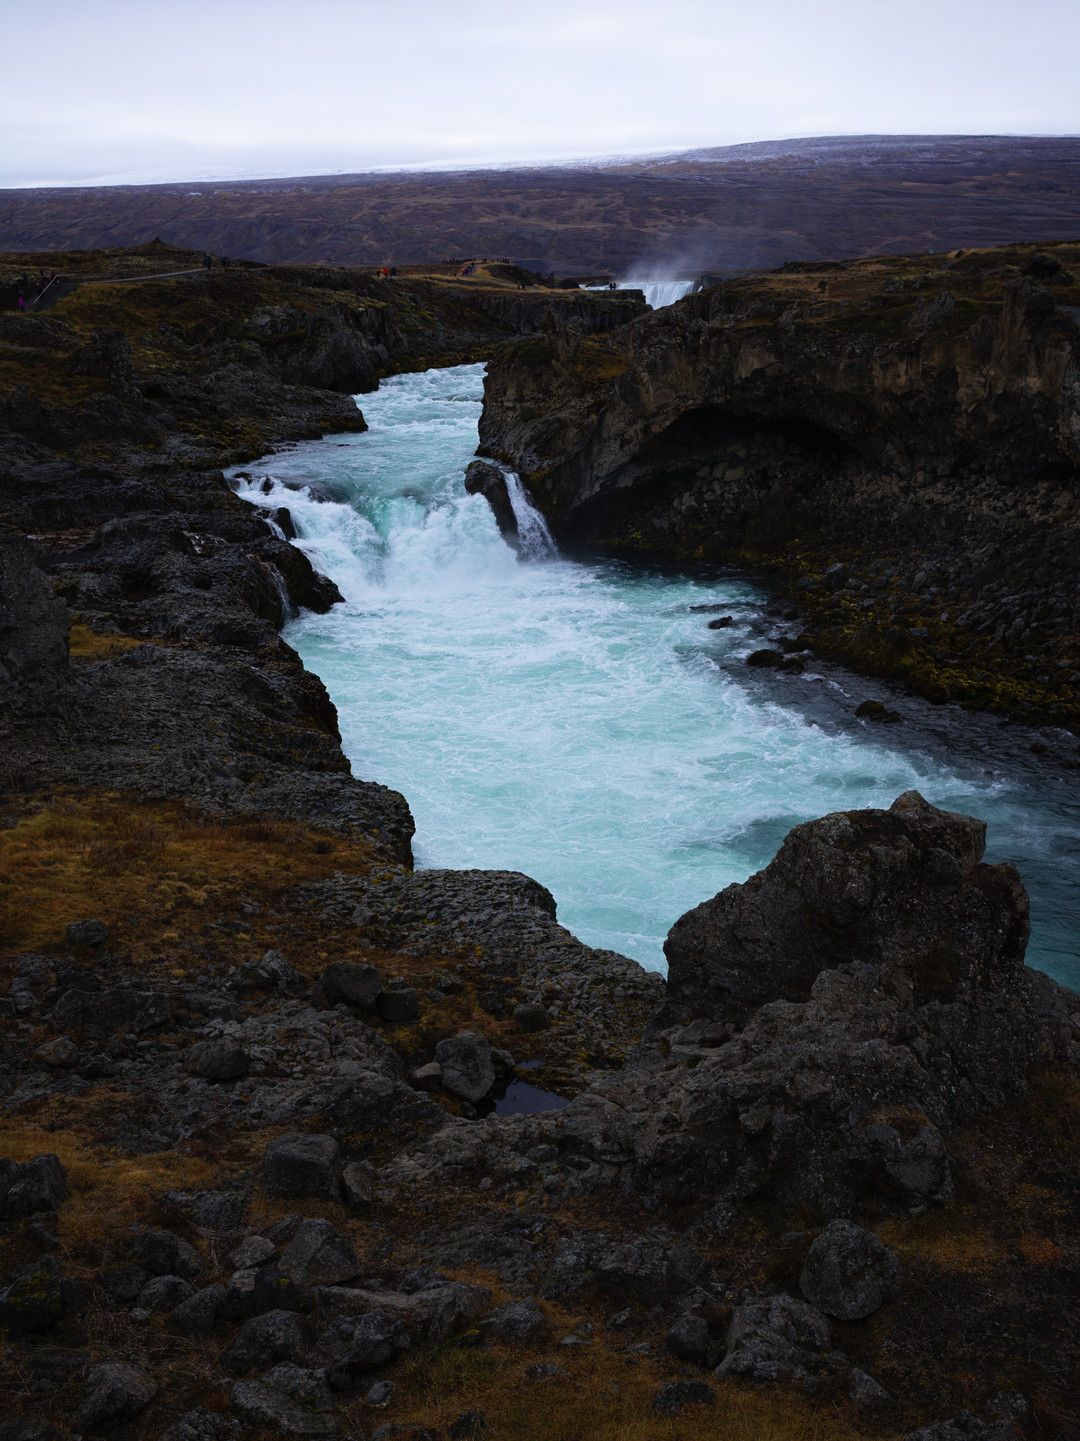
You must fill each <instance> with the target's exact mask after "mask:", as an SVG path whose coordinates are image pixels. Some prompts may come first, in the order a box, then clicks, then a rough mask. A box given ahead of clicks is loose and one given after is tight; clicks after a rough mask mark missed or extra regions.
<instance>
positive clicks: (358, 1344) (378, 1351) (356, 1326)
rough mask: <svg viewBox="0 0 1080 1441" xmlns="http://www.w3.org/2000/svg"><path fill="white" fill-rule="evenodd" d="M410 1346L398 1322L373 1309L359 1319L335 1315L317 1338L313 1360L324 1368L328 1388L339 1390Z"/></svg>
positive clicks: (378, 1307) (395, 1317)
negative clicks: (329, 1386) (328, 1383)
mask: <svg viewBox="0 0 1080 1441" xmlns="http://www.w3.org/2000/svg"><path fill="white" fill-rule="evenodd" d="M411 1344H412V1340H411V1337H410V1336H409V1333H408V1331H407V1330H406V1329H405V1326H404V1325H403V1324H402V1322H401V1320H400V1319H399V1318H398V1317H397V1316H394V1315H391V1313H390V1312H389V1311H387V1310H384V1309H383V1308H382V1307H381V1306H376V1307H375V1308H374V1310H371V1311H368V1312H367V1313H366V1315H363V1316H361V1317H360V1318H359V1319H357V1317H355V1316H336V1317H335V1318H334V1320H333V1321H331V1322H330V1324H329V1326H327V1328H326V1330H325V1331H324V1332H323V1334H322V1335H321V1336H320V1337H319V1340H318V1342H317V1344H316V1346H315V1348H314V1350H313V1352H312V1360H313V1361H314V1362H315V1363H316V1364H317V1365H319V1366H322V1367H325V1369H326V1374H327V1379H328V1380H329V1382H330V1385H331V1386H333V1387H334V1388H335V1389H336V1390H339V1391H340V1390H345V1389H347V1388H348V1387H350V1386H352V1385H354V1384H356V1382H357V1381H358V1380H359V1378H360V1377H362V1376H363V1375H365V1374H366V1373H368V1372H370V1371H377V1370H378V1369H379V1367H380V1366H384V1365H385V1364H386V1363H387V1361H390V1360H392V1359H393V1358H394V1357H395V1356H397V1355H399V1354H400V1353H401V1352H402V1351H406V1350H408V1348H409V1346H410V1345H411Z"/></svg>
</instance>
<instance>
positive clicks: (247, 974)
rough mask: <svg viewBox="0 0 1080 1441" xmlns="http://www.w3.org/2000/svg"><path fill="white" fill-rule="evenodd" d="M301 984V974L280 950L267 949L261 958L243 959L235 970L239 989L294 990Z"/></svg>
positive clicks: (302, 979) (302, 982)
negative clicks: (242, 962) (241, 963)
mask: <svg viewBox="0 0 1080 1441" xmlns="http://www.w3.org/2000/svg"><path fill="white" fill-rule="evenodd" d="M303 984H304V978H303V976H302V975H301V974H300V972H299V971H296V970H294V969H293V967H292V966H290V965H289V963H288V961H287V960H286V959H285V957H284V956H283V955H282V954H281V952H280V951H267V952H266V954H265V955H264V956H262V957H261V959H260V958H258V957H255V958H253V959H252V960H250V961H245V962H244V964H243V965H242V966H240V967H239V969H238V970H237V972H236V985H237V987H238V989H239V990H241V991H273V990H277V991H283V992H284V991H295V990H299V989H300V987H302V986H303Z"/></svg>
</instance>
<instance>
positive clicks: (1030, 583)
mask: <svg viewBox="0 0 1080 1441" xmlns="http://www.w3.org/2000/svg"><path fill="white" fill-rule="evenodd" d="M1077 273H1080V247H1076V246H1071V247H1068V246H1066V247H1058V248H1057V249H1055V250H1051V251H1046V252H1045V253H1042V252H1038V253H1037V252H1036V251H1035V250H1034V249H1033V248H1032V249H1024V248H1014V249H1012V250H1006V251H987V252H971V253H968V254H966V255H965V254H957V255H953V256H949V257H946V258H938V257H918V258H911V259H908V260H896V261H866V262H856V263H854V264H852V265H850V266H846V267H845V266H840V265H824V266H791V267H786V268H785V269H784V270H782V271H778V272H774V273H773V274H771V275H769V276H765V277H758V278H756V279H754V280H746V281H742V282H735V283H731V284H728V285H721V286H716V287H714V288H712V289H710V290H706V291H704V292H702V293H700V294H698V295H695V296H692V297H689V298H688V299H686V300H684V301H681V302H680V303H679V304H677V305H675V306H672V307H670V308H669V309H667V310H665V311H662V312H659V313H657V314H654V315H650V316H648V317H646V318H644V319H642V320H640V321H638V322H636V323H634V324H632V325H631V326H629V327H627V328H626V329H624V330H623V331H620V332H616V333H613V334H611V335H608V336H606V337H603V338H600V337H594V336H584V335H582V336H577V335H574V334H572V333H571V334H567V333H565V332H559V331H555V330H550V331H549V332H548V333H547V334H546V335H545V337H544V338H543V339H542V340H540V341H537V340H530V341H528V342H526V343H523V344H520V345H517V346H509V347H507V348H506V349H505V350H504V351H503V352H502V354H501V355H500V357H499V358H498V360H497V361H496V362H495V363H494V364H493V365H492V367H491V369H490V372H489V377H488V382H487V389H486V400H485V410H484V417H483V420H482V423H481V449H482V451H483V452H484V453H487V454H491V455H494V456H497V457H498V458H499V459H501V460H504V461H507V462H509V463H510V464H512V465H514V466H516V467H517V468H518V469H519V471H520V473H521V476H522V479H523V480H524V481H525V483H526V484H527V485H528V486H529V488H530V490H531V492H532V494H533V496H534V497H535V499H536V501H537V503H538V504H539V505H540V507H541V509H543V510H544V512H545V514H546V515H547V516H548V518H549V520H550V521H551V523H552V524H553V526H554V527H555V530H556V534H557V535H558V536H559V537H560V538H561V539H562V540H564V541H566V542H578V543H586V544H594V545H595V544H599V545H602V546H605V547H608V548H614V549H618V550H619V551H621V552H623V553H634V552H637V553H640V554H645V555H649V554H651V555H654V556H655V555H659V556H667V557H677V558H680V559H695V560H706V561H720V562H734V563H737V564H739V563H741V564H744V565H745V564H751V565H768V566H773V567H778V568H780V569H782V570H784V569H786V571H787V572H788V575H789V577H790V578H792V579H793V580H796V581H797V584H798V588H799V593H798V594H796V593H795V592H791V593H789V597H790V600H791V602H792V606H791V607H790V608H791V610H792V616H793V617H794V616H795V615H796V614H798V610H799V609H801V611H802V612H803V613H804V615H805V618H806V620H807V622H808V623H807V624H806V625H805V626H804V634H805V646H811V645H812V646H813V647H814V648H816V649H818V650H819V651H820V652H821V653H823V654H826V655H831V656H833V657H834V658H838V659H842V660H844V661H845V662H847V663H849V664H853V665H855V666H860V665H861V666H864V667H866V668H868V669H873V670H878V671H879V672H880V673H883V674H893V675H897V676H908V677H909V678H911V679H912V680H913V682H914V684H915V686H916V688H919V689H922V690H923V692H924V693H926V694H930V695H932V696H934V698H939V699H949V698H951V699H955V700H961V701H967V702H969V703H973V704H977V705H983V706H987V707H990V708H999V709H1004V710H1009V711H1017V712H1021V713H1027V714H1030V715H1033V716H1037V717H1039V718H1041V719H1046V718H1048V717H1050V718H1056V719H1057V720H1058V721H1059V722H1060V721H1061V720H1062V719H1067V720H1068V723H1070V724H1073V725H1075V724H1076V723H1077V721H1078V720H1080V711H1078V710H1077V700H1078V692H1077V690H1076V683H1077V681H1078V679H1080V676H1078V674H1077V668H1078V666H1080V652H1078V651H1077V631H1078V630H1080V608H1078V606H1077V601H1076V595H1077V580H1078V578H1080V576H1078V570H1077V556H1078V555H1080V547H1078V545H1077V540H1078V526H1080V329H1078V326H1077V317H1078V316H1080V286H1078V285H1077V281H1076V278H1075V276H1076V274H1077ZM830 568H831V569H830ZM826 571H829V574H828V575H827V576H826ZM796 607H797V608H798V609H797V608H796ZM805 646H804V648H805Z"/></svg>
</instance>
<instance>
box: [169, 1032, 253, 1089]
mask: <svg viewBox="0 0 1080 1441" xmlns="http://www.w3.org/2000/svg"><path fill="white" fill-rule="evenodd" d="M184 1065H185V1067H186V1069H187V1071H188V1073H189V1074H190V1075H193V1076H202V1077H203V1078H204V1079H205V1080H207V1081H235V1080H238V1079H239V1078H240V1077H241V1076H246V1075H247V1073H248V1071H249V1070H250V1068H251V1057H250V1056H249V1055H248V1053H247V1052H246V1051H245V1050H244V1048H243V1047H242V1046H238V1045H236V1043H235V1042H234V1041H196V1042H195V1044H194V1045H193V1046H189V1047H188V1049H187V1051H186V1052H185V1053H184Z"/></svg>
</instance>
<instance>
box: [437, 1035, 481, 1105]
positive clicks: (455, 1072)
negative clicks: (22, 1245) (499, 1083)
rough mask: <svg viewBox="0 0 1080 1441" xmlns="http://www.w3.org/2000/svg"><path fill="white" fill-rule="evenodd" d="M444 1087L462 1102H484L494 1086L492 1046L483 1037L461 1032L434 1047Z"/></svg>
mask: <svg viewBox="0 0 1080 1441" xmlns="http://www.w3.org/2000/svg"><path fill="white" fill-rule="evenodd" d="M435 1060H436V1061H437V1062H438V1063H439V1065H440V1066H441V1067H442V1083H443V1085H444V1087H445V1088H446V1089H447V1090H448V1091H450V1092H451V1093H452V1094H453V1095H455V1096H460V1097H461V1099H462V1100H463V1101H470V1102H473V1103H475V1102H476V1101H482V1100H483V1099H484V1097H485V1096H486V1095H487V1093H488V1092H489V1091H490V1090H491V1088H492V1086H493V1085H494V1084H495V1066H494V1063H493V1062H492V1059H491V1046H490V1045H489V1044H488V1042H487V1041H486V1040H485V1039H484V1037H483V1036H476V1035H474V1034H473V1033H472V1031H462V1032H460V1034H459V1035H456V1036H453V1037H451V1038H449V1039H448V1040H445V1041H440V1042H439V1044H438V1045H437V1046H436V1047H435Z"/></svg>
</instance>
